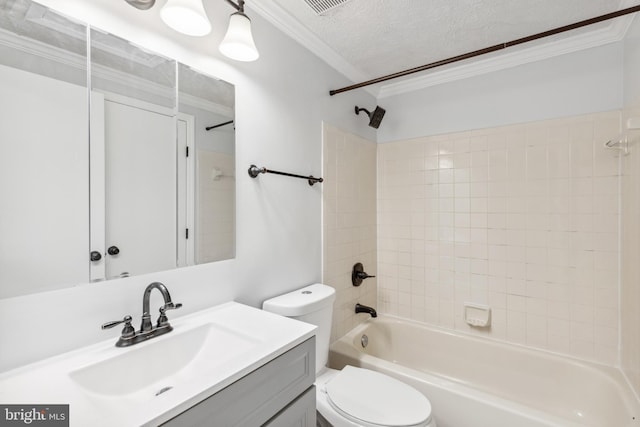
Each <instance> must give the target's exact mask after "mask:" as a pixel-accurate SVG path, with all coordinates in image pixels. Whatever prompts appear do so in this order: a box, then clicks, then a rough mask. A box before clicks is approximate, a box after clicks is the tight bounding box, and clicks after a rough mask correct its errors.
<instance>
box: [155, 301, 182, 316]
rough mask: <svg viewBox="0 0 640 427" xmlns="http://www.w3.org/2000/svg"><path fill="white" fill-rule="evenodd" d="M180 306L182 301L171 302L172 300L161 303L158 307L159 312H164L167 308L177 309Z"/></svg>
mask: <svg viewBox="0 0 640 427" xmlns="http://www.w3.org/2000/svg"><path fill="white" fill-rule="evenodd" d="M180 307H182V303H175V304H174V303H172V302H168V303H166V304H165V305H163V306H162V307H160V313H161V314H164V313H165V311H167V310H177V309H178V308H180Z"/></svg>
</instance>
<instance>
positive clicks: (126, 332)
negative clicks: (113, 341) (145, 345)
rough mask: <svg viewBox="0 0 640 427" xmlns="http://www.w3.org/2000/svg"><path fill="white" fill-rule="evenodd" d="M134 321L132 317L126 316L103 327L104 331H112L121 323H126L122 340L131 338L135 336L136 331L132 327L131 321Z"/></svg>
mask: <svg viewBox="0 0 640 427" xmlns="http://www.w3.org/2000/svg"><path fill="white" fill-rule="evenodd" d="M132 320H133V319H132V318H131V316H129V315H127V316H124V318H123V319H122V320H114V321H112V322H107V323H105V324H103V325H102V329H111V328H113V327H115V326H118V325H119V324H121V323H124V328H122V338H130V337H132V336H134V335H135V333H136V330H135V329H134V328H133V326H132V325H131V321H132Z"/></svg>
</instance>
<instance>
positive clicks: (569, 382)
mask: <svg viewBox="0 0 640 427" xmlns="http://www.w3.org/2000/svg"><path fill="white" fill-rule="evenodd" d="M363 334H366V335H367V337H368V341H369V343H368V345H367V347H366V348H363V347H362V345H361V338H362V335H363ZM346 364H349V365H354V366H360V367H363V368H368V369H373V370H376V371H379V372H383V373H386V374H388V375H390V376H392V377H395V378H398V379H400V380H402V381H404V382H406V383H408V384H410V385H412V386H413V387H415V388H416V389H418V390H419V391H420V392H422V393H423V394H424V395H425V396H427V397H428V398H429V400H430V401H431V404H432V406H433V415H434V416H435V418H436V421H437V423H438V427H543V426H544V427H549V426H554V427H574V426H575V427H577V426H597V427H635V426H640V406H639V405H638V402H637V401H636V398H635V397H634V395H633V394H632V392H631V389H630V387H629V386H628V385H627V383H626V381H625V380H624V377H623V376H622V374H621V373H620V372H619V371H618V370H616V369H613V368H609V367H606V366H601V365H596V364H590V363H588V362H583V361H579V360H576V359H571V358H568V357H562V356H558V355H555V354H551V353H546V352H542V351H535V350H531V349H526V348H523V347H519V346H515V345H511V344H506V343H501V342H497V341H491V340H488V339H480V338H475V337H473V336H470V335H467V334H461V333H455V332H450V331H443V330H440V329H436V328H431V327H428V326H425V325H423V324H420V323H415V322H411V321H406V320H401V319H397V318H394V317H391V316H382V317H378V318H376V319H370V320H368V321H367V322H365V323H364V324H362V325H360V326H358V327H356V328H355V329H353V330H352V331H351V332H349V333H348V334H347V335H346V336H344V337H343V338H341V339H340V340H338V341H336V342H335V343H333V344H332V345H331V352H330V366H331V367H333V368H336V369H341V368H342V367H344V365H346Z"/></svg>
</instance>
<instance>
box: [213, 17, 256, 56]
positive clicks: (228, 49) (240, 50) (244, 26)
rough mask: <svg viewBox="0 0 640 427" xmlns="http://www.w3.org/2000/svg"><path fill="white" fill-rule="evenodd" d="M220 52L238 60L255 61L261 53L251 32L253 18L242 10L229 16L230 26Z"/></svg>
mask: <svg viewBox="0 0 640 427" xmlns="http://www.w3.org/2000/svg"><path fill="white" fill-rule="evenodd" d="M219 49H220V52H222V54H223V55H224V56H226V57H227V58H231V59H235V60H236V61H255V60H256V59H258V57H259V56H260V54H259V53H258V49H256V44H255V43H254V42H253V35H252V34H251V20H249V18H248V17H247V15H245V14H244V13H241V12H236V13H234V14H233V15H231V17H230V18H229V28H228V29H227V34H225V36H224V39H223V40H222V43H220V48H219Z"/></svg>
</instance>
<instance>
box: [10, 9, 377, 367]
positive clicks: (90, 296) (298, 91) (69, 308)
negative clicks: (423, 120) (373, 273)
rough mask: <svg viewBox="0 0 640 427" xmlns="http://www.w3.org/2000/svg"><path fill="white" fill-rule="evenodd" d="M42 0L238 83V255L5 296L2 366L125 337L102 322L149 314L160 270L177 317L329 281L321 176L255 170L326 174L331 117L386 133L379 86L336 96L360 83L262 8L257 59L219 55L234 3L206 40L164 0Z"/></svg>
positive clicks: (255, 19)
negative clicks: (141, 6)
mask: <svg viewBox="0 0 640 427" xmlns="http://www.w3.org/2000/svg"><path fill="white" fill-rule="evenodd" d="M40 2H41V3H43V4H45V5H47V6H50V7H53V8H54V9H57V10H59V11H61V12H63V13H65V14H67V15H70V16H72V17H76V18H78V19H80V20H83V21H86V22H89V23H90V24H93V25H95V26H96V27H98V28H101V29H103V30H106V31H110V32H112V33H114V34H116V35H118V36H120V37H123V38H126V39H129V40H131V41H132V42H134V43H137V44H138V45H141V46H143V47H146V48H148V49H150V50H153V51H156V52H158V53H161V54H164V55H166V56H169V57H172V58H175V59H177V60H179V61H182V62H184V63H185V64H187V65H190V66H192V67H194V68H195V69H198V70H200V71H203V72H205V73H208V74H211V75H214V76H218V77H220V78H223V79H225V80H227V81H229V82H231V83H233V84H235V85H236V120H237V124H236V128H237V133H236V138H237V151H236V169H237V182H236V189H237V214H236V215H237V216H236V219H237V255H236V259H234V260H230V261H223V262H218V263H213V264H206V265H201V266H196V267H190V268H184V269H179V270H171V271H166V272H161V273H156V274H149V275H145V276H139V277H132V278H127V279H120V280H113V281H109V282H101V283H96V284H85V285H82V286H78V287H75V288H69V289H64V290H60V291H53V292H46V293H40V294H34V295H29V296H23V297H16V298H9V299H3V300H0V338H1V340H2V342H3V351H2V352H0V371H4V370H7V369H10V368H12V367H16V366H20V365H23V364H26V363H29V362H32V361H34V360H37V359H40V358H43V357H47V356H51V355H55V354H57V353H61V352H64V351H67V350H71V349H73V348H76V347H78V346H82V345H87V344H90V343H94V342H97V341H100V340H103V339H107V338H109V337H111V338H113V339H115V338H116V337H117V335H118V334H119V331H118V330H112V331H108V332H103V331H101V330H100V325H101V324H102V323H104V322H106V321H109V320H114V319H118V318H122V317H123V316H124V315H126V314H131V315H132V316H134V318H136V322H137V321H138V320H139V316H140V314H141V313H140V311H141V307H140V305H141V300H142V293H143V290H144V288H145V286H146V285H147V284H149V283H150V282H152V281H154V280H159V281H162V282H164V283H165V284H166V285H167V287H168V288H169V290H170V291H171V294H172V296H173V299H174V300H175V301H176V302H181V303H183V304H184V306H183V308H182V309H181V310H179V311H178V312H175V313H172V315H173V317H177V316H180V315H184V314H187V313H190V312H193V311H196V310H199V309H203V308H206V307H208V306H212V305H215V304H218V303H222V302H225V301H229V300H237V301H240V302H244V303H247V304H250V305H254V306H259V305H260V304H261V302H262V301H263V300H264V299H266V298H268V297H271V296H274V295H276V294H278V293H282V292H287V291H290V290H292V289H294V288H296V287H299V286H302V285H306V284H309V283H312V282H316V281H319V280H320V279H321V265H322V262H321V256H322V251H321V191H322V190H321V186H318V185H316V186H314V187H312V188H310V187H309V185H308V184H307V183H306V182H305V181H303V180H295V179H290V178H285V177H279V176H274V175H269V176H264V175H263V176H260V177H259V178H257V179H255V180H254V179H251V178H249V176H248V175H247V174H246V173H245V172H244V170H246V169H247V168H248V167H249V165H250V164H251V163H255V164H257V165H259V166H266V167H269V168H272V169H276V170H284V171H291V172H298V173H302V174H313V175H316V176H318V175H320V174H321V173H322V167H321V151H322V141H321V134H322V121H327V122H329V123H332V124H334V125H335V126H338V127H340V128H341V129H344V130H346V131H349V132H351V133H354V134H357V135H359V136H361V137H363V138H366V139H369V140H375V136H374V131H373V130H372V129H370V128H368V127H367V126H366V122H364V121H363V120H362V118H361V117H357V116H356V115H355V114H353V106H354V105H356V104H363V105H371V104H374V103H375V100H374V99H373V98H372V97H371V96H370V95H369V94H368V93H367V92H365V91H357V92H353V93H349V94H344V95H340V96H339V97H329V95H328V91H329V89H330V88H332V87H340V86H344V85H345V84H348V83H350V82H348V81H347V80H346V78H344V77H343V76H341V75H340V74H338V73H337V72H336V71H335V70H333V69H331V68H330V67H328V66H327V65H326V64H325V63H323V62H322V61H321V60H320V59H318V58H317V57H316V56H314V55H313V54H311V53H309V52H308V51H307V50H305V49H304V48H302V47H301V46H300V45H299V44H297V43H296V42H294V41H292V40H291V39H289V38H288V37H286V36H284V35H283V34H282V33H281V32H279V31H278V30H276V29H275V28H274V27H272V26H271V25H270V24H268V23H267V22H266V21H264V20H263V19H262V18H261V17H260V16H258V15H257V14H256V13H252V11H251V9H250V8H248V9H247V12H248V14H249V16H250V17H251V19H252V26H253V31H254V37H255V39H256V43H257V45H258V49H259V50H260V53H261V58H260V59H259V60H258V61H257V62H254V63H247V64H245V63H235V62H232V61H228V60H226V59H222V57H221V56H220V55H219V54H218V53H217V45H218V44H219V41H220V40H221V38H222V35H223V33H224V31H225V29H226V25H227V23H226V20H227V17H228V16H229V15H230V14H231V13H232V12H233V9H231V8H230V7H229V6H228V5H227V4H226V3H225V2H222V1H220V2H206V7H207V11H208V15H209V17H210V18H211V19H212V21H213V25H214V31H213V33H212V34H211V35H210V36H207V37H204V38H190V37H187V36H182V35H178V34H176V33H174V32H173V31H172V30H170V29H168V28H166V27H165V26H164V24H162V22H161V20H160V18H159V9H160V7H161V6H162V5H163V2H162V1H159V2H158V3H157V5H156V7H155V8H153V9H152V10H150V11H139V10H136V9H134V8H132V7H130V6H129V5H127V4H126V2H124V1H113V0H93V1H91V2H87V1H84V0H42V1H40ZM43 238H46V237H44V236H43ZM154 298H157V296H154ZM152 303H153V304H154V305H155V304H156V302H155V301H153V302H152ZM158 304H159V302H158ZM116 329H118V328H116Z"/></svg>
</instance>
